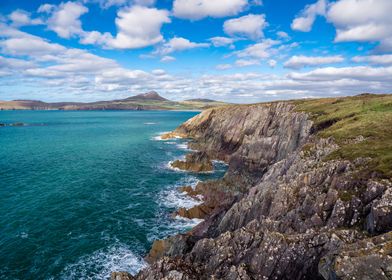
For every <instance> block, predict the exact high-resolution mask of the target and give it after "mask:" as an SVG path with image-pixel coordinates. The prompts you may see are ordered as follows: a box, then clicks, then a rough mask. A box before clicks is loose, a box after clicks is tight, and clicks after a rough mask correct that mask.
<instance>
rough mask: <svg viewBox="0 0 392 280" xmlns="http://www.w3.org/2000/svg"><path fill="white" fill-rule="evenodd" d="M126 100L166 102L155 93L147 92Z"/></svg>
mask: <svg viewBox="0 0 392 280" xmlns="http://www.w3.org/2000/svg"><path fill="white" fill-rule="evenodd" d="M127 100H156V101H167V99H166V98H163V97H162V96H160V95H159V94H158V93H157V92H156V91H149V92H146V93H143V94H138V95H135V96H131V97H129V98H127Z"/></svg>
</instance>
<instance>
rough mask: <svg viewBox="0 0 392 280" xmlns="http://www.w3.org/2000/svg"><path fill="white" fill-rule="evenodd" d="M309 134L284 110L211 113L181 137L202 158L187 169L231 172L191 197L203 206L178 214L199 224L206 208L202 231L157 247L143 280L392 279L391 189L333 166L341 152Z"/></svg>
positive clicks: (357, 166) (350, 166) (353, 164)
mask: <svg viewBox="0 0 392 280" xmlns="http://www.w3.org/2000/svg"><path fill="white" fill-rule="evenodd" d="M311 127H312V122H311V121H310V120H309V119H308V116H307V115H306V114H304V113H298V112H296V111H295V108H294V106H293V105H291V104H289V103H280V102H277V103H271V104H267V105H266V104H263V105H250V106H227V107H225V108H219V109H211V110H207V111H204V112H202V113H201V114H199V115H198V116H196V117H194V118H193V119H190V120H189V121H187V122H185V123H184V124H183V125H181V126H180V127H179V128H178V129H176V130H175V131H174V133H173V135H182V136H183V137H187V138H191V139H193V141H192V142H191V143H190V146H191V148H192V149H196V150H198V151H199V152H197V153H196V154H192V155H191V156H189V157H191V159H190V160H189V162H192V164H196V163H198V164H201V163H202V162H204V161H206V159H208V161H210V159H219V160H224V161H226V162H227V163H228V164H229V168H228V171H227V173H226V174H225V176H224V178H223V179H219V180H215V181H207V182H201V183H199V184H198V185H197V186H196V188H195V190H192V191H195V192H196V193H197V194H201V195H202V196H203V204H202V205H200V206H199V207H197V208H195V209H188V210H186V209H181V210H179V211H180V212H181V213H182V214H183V215H184V216H188V217H193V214H192V215H191V214H190V211H191V212H192V211H195V212H196V211H199V210H200V209H204V208H203V207H208V209H209V211H208V212H209V213H206V214H205V216H204V218H205V220H204V222H202V223H200V224H199V225H198V226H196V227H195V228H194V229H193V230H192V231H190V232H189V233H187V234H181V235H176V236H173V237H170V238H168V239H165V240H164V241H157V242H156V243H154V245H153V249H152V251H151V252H150V261H156V260H158V259H159V260H158V261H157V262H153V263H152V266H150V267H149V268H146V269H144V270H143V271H141V272H140V273H139V274H138V275H137V276H136V279H321V278H324V279H388V277H391V276H390V274H389V273H390V271H391V267H392V258H391V254H390V251H391V248H392V245H391V244H390V232H389V233H387V232H388V231H391V229H392V184H391V182H390V180H377V179H376V178H369V177H363V176H360V174H359V173H360V170H361V168H363V167H364V166H366V163H367V161H368V160H367V159H366V158H359V159H356V160H354V161H347V160H337V159H335V160H332V159H330V158H329V156H330V155H331V154H332V153H333V152H334V151H336V150H337V149H338V148H339V147H338V145H337V144H336V143H335V141H334V139H332V138H328V139H323V138H319V137H318V136H315V135H312V134H311ZM319 129H321V128H320V127H319ZM313 131H316V130H314V129H313ZM362 141H364V139H363V138H362V137H359V138H358V139H355V141H353V144H355V143H357V142H358V143H360V142H362ZM186 161H188V159H187V160H186ZM183 164H185V163H183ZM196 169H199V168H196ZM189 191H190V193H192V191H191V190H189ZM206 209H207V208H206ZM194 215H196V214H194ZM197 215H200V216H201V214H200V213H197ZM377 234H383V235H379V236H376V237H371V238H370V239H369V235H377ZM387 237H388V238H387ZM377 238H380V239H377ZM383 238H384V239H383ZM380 240H381V241H380ZM369 244H370V247H369V246H368V245H369ZM354 252H363V254H362V253H354ZM346 256H352V257H349V258H348V259H347V258H346ZM367 265H371V266H372V267H371V268H369V270H368V271H366V267H367ZM382 273H384V274H382ZM372 275H373V276H375V277H376V278H371V276H372ZM165 277H166V278H165ZM169 277H172V278H169ZM354 277H355V278H354ZM369 277H370V278H369ZM377 277H381V278H377ZM382 277H384V278H382Z"/></svg>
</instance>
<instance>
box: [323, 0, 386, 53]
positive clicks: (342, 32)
mask: <svg viewBox="0 0 392 280" xmlns="http://www.w3.org/2000/svg"><path fill="white" fill-rule="evenodd" d="M391 11H392V1H389V0H377V1H374V0H339V1H337V2H334V3H331V5H330V8H329V10H328V14H327V18H328V21H330V22H331V23H333V24H334V25H335V27H336V38H335V41H336V42H347V41H373V42H377V41H378V42H381V44H388V40H392V29H391V25H392V17H391ZM391 50H392V48H391Z"/></svg>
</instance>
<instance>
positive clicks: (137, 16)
mask: <svg viewBox="0 0 392 280" xmlns="http://www.w3.org/2000/svg"><path fill="white" fill-rule="evenodd" d="M169 22H170V18H169V12H168V11H166V10H158V9H156V8H148V7H143V6H132V7H130V8H125V9H122V10H120V11H119V12H118V15H117V18H116V26H117V29H118V33H117V35H116V37H114V38H113V39H111V40H109V42H108V43H107V45H108V46H109V47H113V48H117V49H135V48H142V47H146V46H151V45H155V44H157V43H159V42H161V41H162V40H163V36H162V35H161V33H160V31H161V27H162V25H163V24H164V23H169Z"/></svg>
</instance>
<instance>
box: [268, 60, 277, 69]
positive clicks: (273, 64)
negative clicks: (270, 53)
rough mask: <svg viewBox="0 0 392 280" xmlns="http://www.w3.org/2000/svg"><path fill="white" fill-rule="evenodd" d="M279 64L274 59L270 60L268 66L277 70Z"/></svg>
mask: <svg viewBox="0 0 392 280" xmlns="http://www.w3.org/2000/svg"><path fill="white" fill-rule="evenodd" d="M277 64H278V62H277V61H276V60H274V59H270V60H268V65H269V66H270V67H271V68H275V66H276V65H277Z"/></svg>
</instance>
